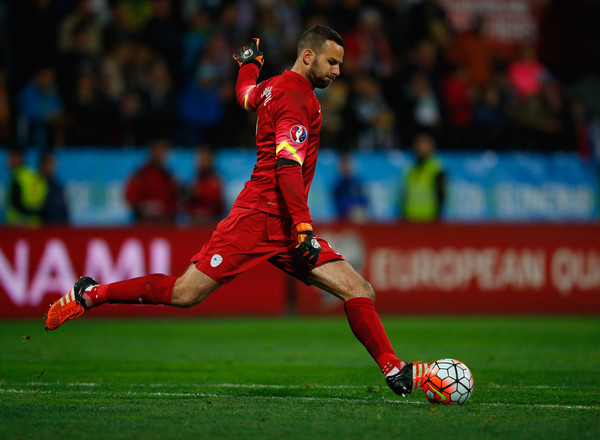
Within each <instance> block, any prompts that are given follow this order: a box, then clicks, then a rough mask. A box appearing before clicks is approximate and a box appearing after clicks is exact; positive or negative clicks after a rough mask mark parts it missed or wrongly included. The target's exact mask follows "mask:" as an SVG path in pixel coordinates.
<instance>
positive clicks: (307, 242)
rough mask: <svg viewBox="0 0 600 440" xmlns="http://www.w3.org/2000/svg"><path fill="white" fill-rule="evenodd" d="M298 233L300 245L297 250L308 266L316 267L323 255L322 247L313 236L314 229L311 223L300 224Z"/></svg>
mask: <svg viewBox="0 0 600 440" xmlns="http://www.w3.org/2000/svg"><path fill="white" fill-rule="evenodd" d="M296 230H297V231H298V245H297V246H296V250H297V251H298V253H299V254H300V256H301V257H302V258H304V259H305V260H306V262H307V263H308V264H312V265H315V264H317V260H318V259H319V254H320V253H321V245H320V244H319V242H318V241H317V239H316V238H315V234H313V228H312V225H311V224H310V223H298V224H297V225H296Z"/></svg>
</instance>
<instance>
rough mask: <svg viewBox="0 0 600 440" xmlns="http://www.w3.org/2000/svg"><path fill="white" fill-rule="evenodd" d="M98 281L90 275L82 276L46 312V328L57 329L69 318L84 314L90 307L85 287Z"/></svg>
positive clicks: (94, 284)
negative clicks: (87, 302) (84, 296)
mask: <svg viewBox="0 0 600 440" xmlns="http://www.w3.org/2000/svg"><path fill="white" fill-rule="evenodd" d="M96 285H98V282H97V281H96V280H94V279H93V278H90V277H81V278H80V279H79V281H77V282H76V283H75V285H74V286H73V288H72V289H71V290H69V293H67V294H66V295H65V296H63V297H62V298H60V299H59V300H57V301H55V302H54V304H52V305H51V306H50V310H48V313H46V330H56V329H57V328H58V327H60V326H61V325H63V324H64V323H65V322H66V321H68V320H69V319H74V318H77V317H78V316H81V315H83V314H84V313H85V312H86V311H87V310H88V307H87V306H86V304H85V299H84V298H83V294H84V293H85V289H87V288H88V287H90V286H96Z"/></svg>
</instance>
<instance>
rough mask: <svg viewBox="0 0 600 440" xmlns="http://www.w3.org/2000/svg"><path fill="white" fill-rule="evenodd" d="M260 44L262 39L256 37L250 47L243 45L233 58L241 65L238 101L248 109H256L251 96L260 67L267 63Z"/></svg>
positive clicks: (237, 89) (237, 87) (237, 91)
mask: <svg viewBox="0 0 600 440" xmlns="http://www.w3.org/2000/svg"><path fill="white" fill-rule="evenodd" d="M259 45H260V39H259V38H254V39H253V40H252V42H251V43H250V44H249V45H248V47H246V46H243V47H242V48H241V49H240V50H239V51H238V52H237V53H234V54H233V59H234V60H236V61H237V62H238V64H239V66H240V71H239V73H238V79H237V83H236V85H235V94H236V97H237V102H238V104H239V105H240V106H242V107H243V108H244V109H246V110H248V111H251V110H256V105H255V104H254V101H253V100H251V99H250V97H251V96H252V93H253V92H254V89H255V88H256V80H257V79H258V74H259V72H260V69H261V68H262V66H263V64H264V63H265V61H264V57H263V53H262V52H261V51H260V50H259V48H258V47H259Z"/></svg>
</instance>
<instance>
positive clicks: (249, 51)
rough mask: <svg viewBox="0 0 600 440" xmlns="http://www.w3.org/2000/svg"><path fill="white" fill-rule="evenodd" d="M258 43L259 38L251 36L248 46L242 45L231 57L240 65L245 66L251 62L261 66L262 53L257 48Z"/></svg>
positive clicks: (263, 60)
mask: <svg viewBox="0 0 600 440" xmlns="http://www.w3.org/2000/svg"><path fill="white" fill-rule="evenodd" d="M259 44H260V38H253V39H252V42H251V43H250V44H249V45H248V46H242V48H241V49H240V50H239V51H237V53H234V54H233V59H234V60H236V61H237V62H238V64H239V65H240V67H242V66H245V65H246V64H248V63H253V64H256V65H257V66H258V68H259V69H260V68H262V66H263V64H265V59H264V58H263V53H262V52H261V51H260V50H259V49H258V45H259Z"/></svg>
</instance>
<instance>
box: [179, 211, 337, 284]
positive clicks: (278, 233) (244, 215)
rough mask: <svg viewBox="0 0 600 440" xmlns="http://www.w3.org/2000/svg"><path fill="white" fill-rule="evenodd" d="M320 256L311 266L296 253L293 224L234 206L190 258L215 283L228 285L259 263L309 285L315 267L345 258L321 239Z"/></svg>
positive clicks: (295, 235)
mask: <svg viewBox="0 0 600 440" xmlns="http://www.w3.org/2000/svg"><path fill="white" fill-rule="evenodd" d="M317 240H318V241H319V244H320V245H321V254H320V255H319V260H318V261H317V264H316V265H314V266H313V265H310V264H308V263H307V262H306V261H305V260H304V259H302V258H301V257H300V256H299V255H298V254H297V252H296V250H295V247H296V245H297V244H298V239H297V234H296V233H295V232H292V221H291V219H289V218H285V217H279V216H277V215H273V214H269V213H266V212H262V211H257V210H255V209H248V208H239V207H235V206H234V207H233V208H232V209H231V212H230V213H229V215H228V216H227V218H225V219H224V220H222V221H221V222H220V223H219V224H218V225H217V229H216V230H215V231H214V232H213V234H212V236H211V238H210V240H209V241H207V242H206V243H205V244H204V246H202V249H201V250H200V252H198V253H197V254H196V255H194V256H193V257H192V258H191V261H192V262H193V263H194V264H195V265H196V267H197V268H198V269H199V270H200V271H202V272H204V273H205V274H206V275H208V276H209V277H211V278H212V279H213V280H215V281H217V282H219V283H221V284H226V283H228V282H230V281H231V280H233V279H234V278H235V277H236V276H237V275H239V274H241V273H243V272H246V271H247V270H249V269H252V268H253V267H254V266H256V265H257V264H259V263H262V262H263V261H265V260H268V261H269V263H271V264H273V265H274V266H276V267H278V268H279V269H281V270H283V271H284V272H287V273H289V274H290V275H292V276H294V277H296V278H298V279H299V280H300V281H303V282H304V283H306V284H309V283H308V282H307V281H306V275H307V274H308V272H309V271H310V270H311V269H313V268H314V267H316V266H318V265H320V264H323V263H326V262H328V261H333V260H343V259H344V258H343V257H342V256H341V255H340V254H338V253H337V252H336V251H334V250H333V249H332V248H331V246H329V243H327V242H326V241H325V240H323V239H321V238H318V237H317Z"/></svg>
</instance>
